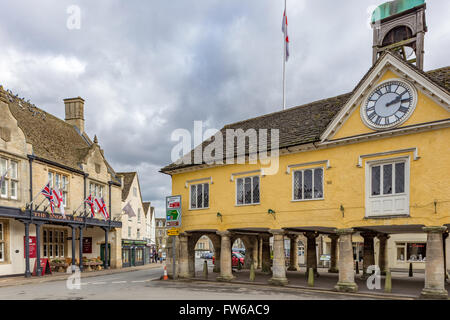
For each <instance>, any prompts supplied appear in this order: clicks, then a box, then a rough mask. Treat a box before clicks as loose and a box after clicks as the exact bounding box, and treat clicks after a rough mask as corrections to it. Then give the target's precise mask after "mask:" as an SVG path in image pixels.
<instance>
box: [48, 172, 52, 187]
mask: <svg viewBox="0 0 450 320" xmlns="http://www.w3.org/2000/svg"><path fill="white" fill-rule="evenodd" d="M48 180H49V181H50V187H52V188H53V173H52V172H49V173H48Z"/></svg>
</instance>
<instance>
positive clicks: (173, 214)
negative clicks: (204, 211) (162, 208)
mask: <svg viewBox="0 0 450 320" xmlns="http://www.w3.org/2000/svg"><path fill="white" fill-rule="evenodd" d="M166 227H172V228H171V229H169V230H167V235H168V236H171V237H172V267H173V273H172V275H173V279H176V278H177V276H176V268H175V259H176V244H175V241H176V239H177V238H176V236H177V235H178V234H179V229H177V228H180V227H181V196H169V197H166Z"/></svg>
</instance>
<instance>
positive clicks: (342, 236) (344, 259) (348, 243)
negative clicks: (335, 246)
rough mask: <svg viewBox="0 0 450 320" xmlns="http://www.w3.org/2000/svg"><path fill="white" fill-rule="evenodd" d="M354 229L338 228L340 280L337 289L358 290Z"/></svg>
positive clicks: (342, 290)
mask: <svg viewBox="0 0 450 320" xmlns="http://www.w3.org/2000/svg"><path fill="white" fill-rule="evenodd" d="M353 232H354V231H353V229H338V230H336V234H337V235H338V236H339V260H338V268H339V281H338V283H337V284H336V286H335V289H336V290H337V291H341V292H356V291H358V286H357V285H356V283H355V272H354V270H353V246H352V234H353Z"/></svg>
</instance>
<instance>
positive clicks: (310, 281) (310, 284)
mask: <svg viewBox="0 0 450 320" xmlns="http://www.w3.org/2000/svg"><path fill="white" fill-rule="evenodd" d="M308 287H314V268H309V269H308Z"/></svg>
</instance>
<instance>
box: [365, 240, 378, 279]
mask: <svg viewBox="0 0 450 320" xmlns="http://www.w3.org/2000/svg"><path fill="white" fill-rule="evenodd" d="M361 236H362V237H363V238H364V251H363V274H362V276H361V279H363V280H365V279H367V278H368V277H370V276H371V274H369V273H367V268H369V266H373V265H375V252H374V245H373V238H375V236H376V234H375V233H373V232H363V233H361Z"/></svg>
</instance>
